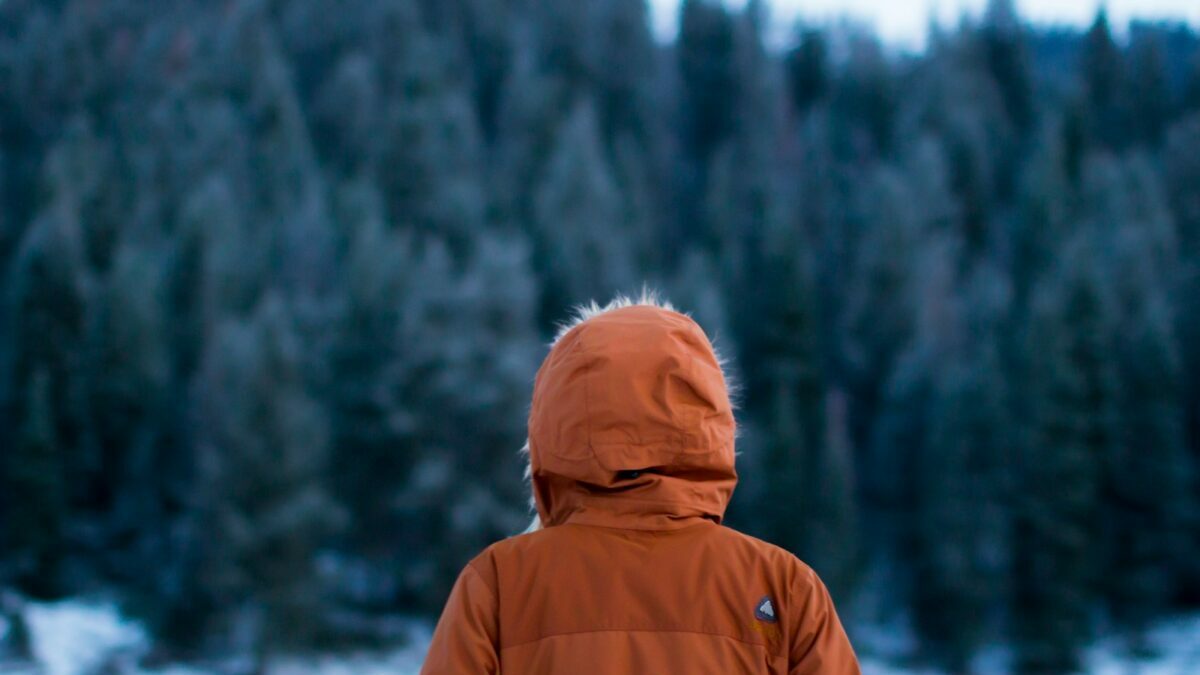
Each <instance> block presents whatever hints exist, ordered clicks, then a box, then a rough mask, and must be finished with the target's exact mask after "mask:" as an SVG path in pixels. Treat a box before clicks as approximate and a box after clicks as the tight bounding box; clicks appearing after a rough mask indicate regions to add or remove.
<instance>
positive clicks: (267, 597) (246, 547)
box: [192, 296, 342, 661]
mask: <svg viewBox="0 0 1200 675" xmlns="http://www.w3.org/2000/svg"><path fill="white" fill-rule="evenodd" d="M292 321H293V320H292V318H291V317H290V316H289V313H288V308H287V305H286V304H284V301H283V300H282V299H281V298H279V297H277V296H268V297H266V298H264V300H263V301H262V305H261V306H260V307H259V309H258V310H257V311H256V312H255V313H254V315H253V317H252V318H251V319H249V320H248V321H247V322H245V323H243V322H240V321H237V322H231V323H226V324H225V325H223V326H222V327H221V329H220V330H219V331H218V334H217V335H216V336H215V339H214V340H213V342H212V343H211V344H210V346H209V349H208V350H207V353H206V354H205V357H204V360H203V362H202V366H201V369H200V372H199V375H198V380H197V390H196V399H195V406H196V407H195V422H196V429H195V431H196V433H197V436H198V439H197V445H198V447H197V452H198V453H199V454H198V462H199V468H200V479H199V482H198V483H197V486H196V487H197V489H198V492H197V494H196V497H195V499H196V506H197V509H198V510H197V512H196V516H197V518H198V519H199V521H198V523H197V527H196V528H195V529H194V530H193V531H192V536H195V537H200V538H201V539H200V541H198V542H196V543H195V544H194V545H195V546H196V547H197V550H198V555H199V567H198V568H197V570H196V576H195V578H194V579H193V580H192V583H196V584H199V585H200V589H199V595H200V597H202V598H205V599H206V600H207V601H208V602H209V603H211V604H210V605H209V607H210V608H212V609H213V610H214V611H213V612H212V615H211V616H209V617H207V619H208V621H209V622H210V623H209V624H208V625H207V626H206V628H208V630H209V631H211V632H208V633H206V634H207V635H210V636H220V637H219V639H221V640H222V642H223V644H226V645H230V646H231V647H232V648H233V649H234V650H240V651H241V652H242V653H245V654H248V655H253V656H254V657H255V658H256V660H259V661H261V659H262V658H264V657H265V655H266V654H267V653H269V652H270V651H272V650H274V649H278V648H281V647H297V646H303V645H306V644H311V641H312V640H313V638H314V637H317V636H319V635H320V630H321V624H322V620H323V619H324V618H325V617H324V616H323V615H322V603H323V585H322V583H321V581H320V579H319V578H318V576H317V569H316V562H317V559H316V556H317V554H318V552H319V550H320V546H321V544H322V542H323V541H325V539H326V537H327V535H328V534H329V533H330V531H331V528H333V527H335V526H337V525H338V524H339V523H340V521H341V520H342V518H341V515H340V509H339V506H338V504H337V503H336V502H334V501H333V500H332V499H331V497H330V495H329V492H328V490H327V488H326V486H325V485H324V475H325V473H326V471H327V467H328V462H329V457H328V451H329V435H328V421H327V420H328V418H327V415H326V412H325V410H324V409H323V408H322V406H321V405H320V404H319V402H318V401H316V400H315V399H314V398H313V397H312V395H311V394H310V393H309V392H308V391H306V387H305V383H304V378H303V375H302V373H301V372H300V371H299V370H298V366H299V363H300V358H301V355H300V349H301V348H302V345H301V344H300V343H299V342H298V341H297V338H296V333H295V328H294V327H293V324H292ZM200 611H203V607H201V609H200ZM202 618H203V617H202Z"/></svg>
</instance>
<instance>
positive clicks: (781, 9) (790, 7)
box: [650, 0, 1200, 47]
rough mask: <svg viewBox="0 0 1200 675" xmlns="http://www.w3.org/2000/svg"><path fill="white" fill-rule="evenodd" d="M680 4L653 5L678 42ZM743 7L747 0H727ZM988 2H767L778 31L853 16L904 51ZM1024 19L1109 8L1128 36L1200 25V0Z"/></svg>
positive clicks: (1071, 0) (1135, 2)
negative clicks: (932, 26)
mask: <svg viewBox="0 0 1200 675" xmlns="http://www.w3.org/2000/svg"><path fill="white" fill-rule="evenodd" d="M679 2H680V0H650V4H651V7H652V10H653V15H654V24H655V30H656V32H657V33H658V35H660V36H662V37H664V38H670V37H673V36H674V34H675V28H676V24H677V23H678V11H679ZM725 2H726V3H727V4H729V5H730V6H733V7H741V6H742V5H744V4H745V0H725ZM986 4H987V0H768V6H769V7H770V8H771V18H772V20H773V21H774V22H775V23H776V24H777V26H779V25H782V26H787V27H790V26H791V25H792V23H793V22H794V21H795V20H796V19H797V18H803V19H805V20H810V21H815V22H821V23H824V22H830V21H835V20H836V19H837V18H838V17H842V16H850V17H852V18H854V19H856V20H859V21H862V22H865V23H867V24H868V25H871V26H874V28H875V30H876V32H877V33H878V34H879V35H880V36H881V37H882V38H883V39H884V40H885V41H887V42H890V43H892V44H894V45H897V46H900V47H919V46H920V45H922V44H923V43H924V40H925V33H926V28H927V26H928V25H929V20H930V18H931V17H936V18H937V20H938V22H939V23H940V24H942V25H944V26H952V25H954V24H955V23H957V21H958V17H959V16H960V15H961V14H962V13H963V12H967V13H970V14H972V15H975V16H978V15H979V13H980V12H981V11H982V10H983V7H984V6H986ZM1016 4H1017V8H1018V10H1019V11H1020V13H1021V16H1022V17H1024V18H1026V19H1027V20H1032V21H1034V22H1036V23H1042V24H1046V23H1057V24H1064V23H1065V24H1075V25H1088V24H1089V23H1091V21H1092V19H1093V18H1094V17H1095V16H1096V9H1097V8H1098V7H1099V6H1100V5H1101V4H1105V5H1106V6H1107V7H1108V16H1109V21H1110V22H1112V24H1113V28H1114V30H1116V31H1118V32H1123V31H1124V29H1125V26H1126V25H1127V23H1128V22H1129V19H1130V18H1145V19H1158V18H1170V19H1183V20H1186V21H1188V22H1190V23H1191V24H1192V25H1193V26H1200V0H1106V1H1104V0H1017V3H1016Z"/></svg>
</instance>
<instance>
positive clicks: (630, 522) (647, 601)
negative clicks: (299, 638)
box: [421, 294, 860, 675]
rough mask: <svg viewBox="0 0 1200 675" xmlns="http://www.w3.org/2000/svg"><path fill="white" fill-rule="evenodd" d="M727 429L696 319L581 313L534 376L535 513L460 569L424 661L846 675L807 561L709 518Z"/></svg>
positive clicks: (846, 663) (579, 670)
mask: <svg viewBox="0 0 1200 675" xmlns="http://www.w3.org/2000/svg"><path fill="white" fill-rule="evenodd" d="M734 437H735V423H734V415H733V407H732V405H731V403H730V396H729V390H728V388H727V385H726V378H725V375H724V373H723V372H722V366H721V361H720V360H719V359H718V357H717V355H716V353H715V352H714V350H713V347H712V345H711V343H710V342H709V340H708V338H707V337H706V335H705V334H704V331H703V330H701V328H700V327H699V326H698V325H697V324H696V322H695V321H693V320H692V319H691V318H690V317H688V316H686V315H684V314H681V313H679V312H676V311H675V310H674V309H673V308H672V307H671V306H670V305H669V304H667V303H660V302H658V301H657V300H656V299H655V298H654V297H653V296H646V295H645V294H643V297H642V298H639V299H638V300H629V299H626V298H621V297H619V298H618V299H616V300H615V301H613V302H611V303H609V304H608V305H607V306H604V307H598V306H596V305H595V303H593V304H592V305H590V306H588V307H586V308H583V309H581V310H580V312H579V313H578V315H577V317H576V319H575V320H574V321H573V322H572V323H570V324H569V325H567V326H564V328H563V330H561V331H560V332H559V334H558V337H557V338H556V339H555V341H554V342H553V343H552V346H551V349H550V352H549V354H548V355H547V356H546V359H545V361H544V362H543V363H542V365H541V368H540V369H539V370H538V373H537V376H536V378H535V381H534V386H533V402H532V406H531V408H530V413H529V440H528V443H527V444H526V450H527V452H528V459H529V466H528V468H527V475H528V477H529V478H530V480H531V483H532V491H533V502H534V505H535V506H536V511H537V516H536V518H535V521H534V524H533V525H532V526H531V527H530V529H529V531H527V532H526V533H523V534H521V535H518V536H514V537H511V538H508V539H505V540H503V541H500V542H497V543H495V544H493V545H491V546H490V547H489V548H487V550H485V551H484V552H483V553H482V554H480V555H479V556H478V557H476V558H475V559H474V560H472V561H471V562H470V563H469V564H468V565H467V566H466V567H465V569H464V570H463V571H462V573H461V575H460V576H459V578H458V580H457V582H456V583H455V585H454V588H453V590H452V591H451V593H450V597H449V599H448V601H447V603H446V607H445V609H444V611H443V613H442V616H441V619H440V620H439V621H438V624H437V627H436V629H435V630H434V634H433V640H432V642H431V644H430V646H429V651H428V655H427V657H426V660H425V663H424V666H423V668H422V670H421V672H422V673H423V674H424V675H442V674H448V673H456V674H460V675H461V674H467V673H513V674H516V675H540V674H549V673H561V674H562V675H586V674H588V673H606V674H607V673H653V674H654V675H659V674H664V675H665V674H671V675H676V674H687V675H695V674H697V673H720V674H721V675H732V674H739V673H772V674H775V673H778V674H786V675H802V674H809V673H823V674H824V673H828V674H831V675H842V674H852V673H859V672H860V671H859V665H858V661H857V659H856V657H855V654H854V650H853V649H852V648H851V645H850V642H849V640H848V639H847V636H846V633H845V631H844V630H843V628H842V625H841V622H840V621H839V619H838V615H837V612H836V611H835V610H834V606H833V602H832V601H831V600H830V596H829V593H828V591H827V590H826V587H825V585H824V584H823V583H822V582H821V580H820V579H819V578H818V577H817V575H816V574H815V573H814V572H813V570H812V569H811V568H810V567H808V566H807V565H805V564H804V563H803V562H801V561H800V560H799V559H797V558H796V557H795V556H793V555H792V554H790V553H788V552H787V551H785V550H783V549H781V548H778V547H776V546H773V545H771V544H768V543H766V542H763V541H760V540H758V539H754V538H753V537H749V536H747V535H744V534H741V533H739V532H736V531H734V530H732V529H730V528H729V527H727V526H724V525H722V524H721V520H722V517H723V515H724V513H725V508H726V505H727V504H728V503H729V499H730V497H731V496H732V494H733V490H734V486H735V484H736V483H737V473H736V471H735V469H734V456H735V452H734Z"/></svg>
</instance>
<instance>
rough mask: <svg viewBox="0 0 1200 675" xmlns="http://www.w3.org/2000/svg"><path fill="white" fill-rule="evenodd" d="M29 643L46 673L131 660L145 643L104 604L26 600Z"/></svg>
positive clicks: (73, 672) (65, 673) (67, 673)
mask: <svg viewBox="0 0 1200 675" xmlns="http://www.w3.org/2000/svg"><path fill="white" fill-rule="evenodd" d="M25 622H26V625H28V626H29V635H30V647H31V650H32V652H33V656H34V658H35V659H36V660H37V662H38V663H39V664H41V666H42V670H43V672H44V673H45V674H46V675H78V674H79V673H84V672H89V671H92V670H94V669H96V668H98V667H100V666H102V665H104V664H106V663H112V664H114V665H118V662H123V663H127V664H130V665H132V664H133V663H136V662H137V660H138V659H139V658H140V657H141V656H142V654H144V653H145V651H146V650H147V649H148V647H149V641H148V640H147V638H146V632H145V631H144V630H143V629H142V627H141V626H139V625H138V624H137V623H135V622H133V621H129V620H126V619H125V618H123V617H122V616H121V614H120V612H119V611H118V610H117V608H116V606H115V605H113V604H109V603H95V604H93V603H84V602H79V601H64V602H57V603H29V604H27V605H26V608H25Z"/></svg>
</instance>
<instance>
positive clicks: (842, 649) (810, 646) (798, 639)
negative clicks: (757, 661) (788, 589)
mask: <svg viewBox="0 0 1200 675" xmlns="http://www.w3.org/2000/svg"><path fill="white" fill-rule="evenodd" d="M799 577H800V578H799V579H798V580H797V585H798V586H799V587H798V588H796V589H794V590H795V593H796V595H795V597H797V598H799V599H800V600H799V605H800V606H799V607H798V608H799V609H800V612H801V616H800V618H799V620H798V621H796V622H795V623H794V624H793V626H794V627H793V629H792V631H791V635H790V636H789V638H790V649H789V655H788V674H789V675H817V674H818V673H819V674H820V675H860V674H861V672H862V671H861V670H860V669H859V665H858V657H856V656H855V655H854V648H853V647H851V646H850V639H849V638H848V637H846V631H845V630H844V629H843V628H842V622H841V620H840V619H838V615H837V611H836V610H835V609H834V607H833V600H832V599H831V598H830V597H829V590H828V589H827V588H826V587H825V584H824V582H822V581H821V579H820V577H818V576H817V574H816V572H814V571H813V570H812V569H811V568H808V567H807V566H805V569H804V573H803V574H800V575H799Z"/></svg>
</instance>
